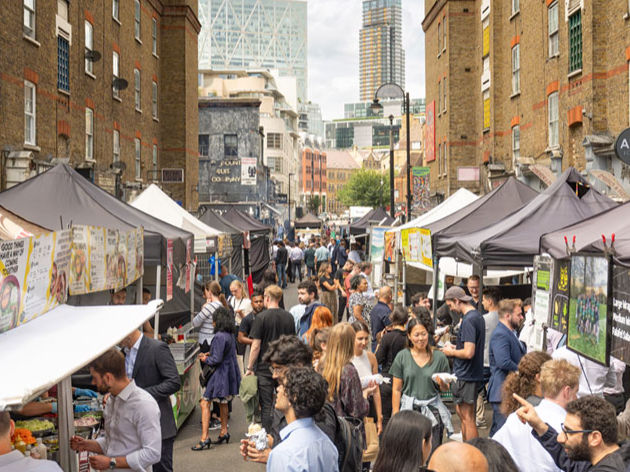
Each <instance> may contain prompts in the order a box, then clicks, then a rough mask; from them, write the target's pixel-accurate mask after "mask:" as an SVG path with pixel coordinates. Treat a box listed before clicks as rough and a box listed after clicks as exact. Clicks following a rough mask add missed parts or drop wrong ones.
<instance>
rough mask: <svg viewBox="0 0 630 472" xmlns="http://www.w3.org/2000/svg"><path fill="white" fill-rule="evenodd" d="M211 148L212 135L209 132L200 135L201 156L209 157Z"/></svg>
mask: <svg viewBox="0 0 630 472" xmlns="http://www.w3.org/2000/svg"><path fill="white" fill-rule="evenodd" d="M209 148H210V136H209V135H207V134H200V135H199V157H208V151H209Z"/></svg>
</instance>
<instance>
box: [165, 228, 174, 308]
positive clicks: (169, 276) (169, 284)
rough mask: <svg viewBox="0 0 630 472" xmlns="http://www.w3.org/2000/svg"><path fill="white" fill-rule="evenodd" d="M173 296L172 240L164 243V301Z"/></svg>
mask: <svg viewBox="0 0 630 472" xmlns="http://www.w3.org/2000/svg"><path fill="white" fill-rule="evenodd" d="M172 298H173V240H172V239H169V240H167V243H166V301H167V302H168V301H169V300H171V299H172Z"/></svg>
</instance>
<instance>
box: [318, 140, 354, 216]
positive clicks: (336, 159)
mask: <svg viewBox="0 0 630 472" xmlns="http://www.w3.org/2000/svg"><path fill="white" fill-rule="evenodd" d="M326 157H327V162H326V164H327V167H326V178H327V180H328V182H327V189H328V202H327V203H328V204H327V206H326V211H327V212H328V213H332V214H333V215H341V214H342V213H343V212H344V211H345V210H347V209H348V207H347V206H345V205H343V204H342V203H341V202H340V201H339V199H338V197H337V194H338V193H339V191H340V190H341V189H342V188H343V186H344V185H345V184H346V183H347V182H348V180H350V177H351V176H352V174H353V173H354V172H356V171H358V170H359V169H360V168H361V166H360V165H359V164H358V163H357V161H355V160H354V158H353V157H352V154H350V152H348V151H335V150H329V151H327V152H326Z"/></svg>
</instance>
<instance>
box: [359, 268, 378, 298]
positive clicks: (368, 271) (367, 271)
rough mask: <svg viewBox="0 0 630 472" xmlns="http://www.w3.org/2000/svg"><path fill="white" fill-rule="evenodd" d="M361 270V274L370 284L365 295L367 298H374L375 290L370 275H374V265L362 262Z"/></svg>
mask: <svg viewBox="0 0 630 472" xmlns="http://www.w3.org/2000/svg"><path fill="white" fill-rule="evenodd" d="M359 269H360V270H361V273H360V274H359V275H360V276H361V277H363V278H364V279H365V280H367V283H368V289H367V290H366V291H365V293H364V294H363V295H364V296H365V297H367V298H374V297H375V296H376V295H375V294H374V289H373V288H372V282H370V274H372V263H371V262H361V264H359Z"/></svg>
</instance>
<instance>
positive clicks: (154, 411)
mask: <svg viewBox="0 0 630 472" xmlns="http://www.w3.org/2000/svg"><path fill="white" fill-rule="evenodd" d="M90 373H91V374H92V384H93V385H95V386H96V387H97V389H98V391H99V392H100V393H101V394H107V393H109V394H111V397H110V398H109V399H108V400H107V404H106V405H105V411H104V412H103V416H104V419H105V434H104V435H102V436H100V437H99V438H98V439H96V440H88V439H84V438H82V437H80V436H73V437H72V438H71V440H70V447H71V448H72V449H73V450H75V451H88V452H91V453H93V454H95V455H92V456H91V457H90V466H91V467H92V468H94V469H97V470H108V469H113V470H122V469H131V470H137V471H141V472H151V471H152V470H153V468H152V465H153V464H155V463H157V462H158V461H159V460H160V453H161V448H162V434H161V431H160V408H159V407H158V404H157V402H156V401H155V399H154V398H153V397H152V396H151V395H150V394H149V393H148V392H146V391H144V390H142V389H141V388H139V387H137V386H136V384H135V382H134V381H133V380H129V378H127V375H126V373H125V358H124V357H123V355H122V353H121V352H120V351H118V350H116V349H110V350H109V351H107V352H105V353H104V354H103V355H101V356H100V357H99V358H97V359H96V360H95V361H94V362H93V363H92V364H91V365H90Z"/></svg>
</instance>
